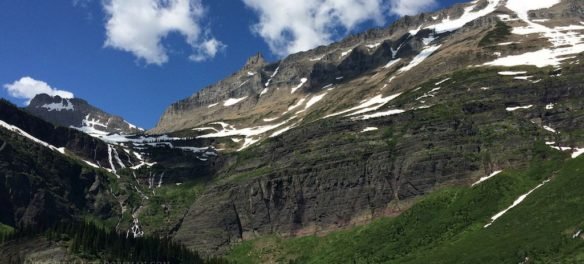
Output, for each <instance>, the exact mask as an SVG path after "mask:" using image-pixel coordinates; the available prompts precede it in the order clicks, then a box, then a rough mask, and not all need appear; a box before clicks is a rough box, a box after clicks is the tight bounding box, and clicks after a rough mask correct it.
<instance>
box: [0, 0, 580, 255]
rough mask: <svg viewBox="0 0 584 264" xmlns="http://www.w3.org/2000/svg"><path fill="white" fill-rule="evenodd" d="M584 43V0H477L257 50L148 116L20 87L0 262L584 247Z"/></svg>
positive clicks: (11, 123) (5, 152)
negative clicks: (334, 38) (288, 50)
mask: <svg viewBox="0 0 584 264" xmlns="http://www.w3.org/2000/svg"><path fill="white" fill-rule="evenodd" d="M581 60H584V1H582V0H530V1H522V0H475V1H472V2H468V3H464V4H458V5H455V6H452V7H450V8H447V9H444V10H440V11H437V12H433V13H422V14H420V15H417V16H405V17H403V18H401V19H399V20H398V21H396V22H395V23H394V24H393V25H391V26H389V27H386V28H376V29H371V30H369V31H366V32H364V33H362V34H358V35H354V36H351V37H348V38H346V39H344V40H342V41H340V42H337V43H333V44H331V45H328V46H321V47H318V48H316V49H313V50H310V51H306V52H301V53H297V54H292V55H290V56H288V57H286V58H284V59H282V60H280V61H276V62H268V61H266V60H265V59H264V58H263V57H262V55H261V54H256V55H254V56H252V57H250V58H249V59H248V61H247V63H245V65H243V67H242V68H241V70H240V71H238V72H236V73H234V74H232V75H230V76H229V77H227V78H225V79H224V80H222V81H219V82H218V83H216V84H214V85H211V86H209V87H205V88H203V89H201V90H200V91H199V92H197V93H195V94H193V95H192V96H190V97H188V98H185V99H182V100H180V101H178V102H176V103H174V104H172V105H170V106H169V107H168V108H167V109H166V111H165V112H164V113H163V115H162V117H161V118H160V121H159V122H158V124H157V126H156V127H155V128H153V129H151V130H148V131H144V130H143V129H141V128H138V127H136V126H134V125H132V124H130V123H128V122H127V121H125V120H124V119H123V118H121V117H117V116H114V115H111V114H108V113H106V112H104V111H102V110H100V109H98V108H96V107H94V106H92V105H90V104H89V103H88V102H86V101H84V100H81V99H77V98H74V99H64V98H61V97H58V96H55V97H51V96H48V95H46V94H41V95H37V96H36V97H35V98H34V99H33V100H32V101H31V103H30V105H29V106H27V107H26V108H18V107H16V106H14V105H13V104H11V103H9V102H8V101H6V100H2V101H0V205H1V206H0V234H2V237H3V241H4V242H3V243H2V244H1V246H0V256H2V258H1V260H0V261H6V263H24V262H26V263H60V262H64V261H81V262H80V263H84V262H91V261H96V260H108V261H126V260H128V261H129V260H141V261H153V260H155V261H168V262H169V263H228V262H229V263H582V262H584V234H582V230H583V229H584V191H583V190H584V157H580V155H581V154H583V153H584V64H581V63H580V61H581ZM583 156H584V155H583Z"/></svg>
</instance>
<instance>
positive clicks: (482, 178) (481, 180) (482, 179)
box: [471, 170, 503, 186]
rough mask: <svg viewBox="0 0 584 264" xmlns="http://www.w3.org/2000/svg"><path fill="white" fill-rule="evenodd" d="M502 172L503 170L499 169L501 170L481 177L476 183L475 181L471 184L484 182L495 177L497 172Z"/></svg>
mask: <svg viewBox="0 0 584 264" xmlns="http://www.w3.org/2000/svg"><path fill="white" fill-rule="evenodd" d="M501 172H503V171H501V170H499V171H495V172H493V173H491V174H490V175H489V176H486V177H481V178H480V179H479V180H478V181H476V182H475V183H473V184H472V185H471V186H476V185H479V184H481V183H482V182H484V181H487V180H488V179H490V178H493V177H495V176H497V174H499V173H501Z"/></svg>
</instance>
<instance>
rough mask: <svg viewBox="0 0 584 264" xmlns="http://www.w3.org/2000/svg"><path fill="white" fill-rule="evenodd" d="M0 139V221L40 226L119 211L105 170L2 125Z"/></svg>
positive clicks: (14, 225)
mask: <svg viewBox="0 0 584 264" xmlns="http://www.w3.org/2000/svg"><path fill="white" fill-rule="evenodd" d="M2 103H3V102H2ZM23 121H25V122H26V120H23ZM28 121H30V120H28ZM40 127H41V124H37V125H36V126H35V130H36V131H37V132H38V131H40V130H39V129H41V128H40ZM52 132H53V130H45V131H44V134H45V135H50V134H51V133H52ZM0 142H1V143H0V146H1V147H0V204H1V206H0V208H1V209H0V211H1V213H0V218H1V219H0V222H1V223H3V224H6V225H10V226H13V227H18V228H25V227H26V228H31V227H34V228H38V229H42V228H46V227H50V226H52V225H54V224H55V223H58V222H63V221H67V220H70V219H78V218H79V217H81V216H82V215H92V216H94V217H96V218H100V219H106V218H110V217H113V216H115V215H116V214H117V213H118V212H119V208H117V201H116V200H115V199H114V197H113V196H112V195H111V193H109V191H108V188H109V185H110V183H109V178H108V176H107V175H106V174H105V173H103V172H100V171H97V170H92V169H89V168H87V167H84V166H82V165H81V163H79V162H78V161H75V160H73V159H71V158H68V157H67V156H65V155H62V154H60V153H58V152H57V151H56V150H53V149H50V148H47V147H45V146H42V145H40V144H38V143H35V142H33V141H30V140H29V139H28V138H26V137H23V136H21V135H19V134H16V133H14V132H12V131H9V130H5V129H4V128H0Z"/></svg>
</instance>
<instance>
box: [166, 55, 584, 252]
mask: <svg viewBox="0 0 584 264" xmlns="http://www.w3.org/2000/svg"><path fill="white" fill-rule="evenodd" d="M574 61H576V59H575V60H574ZM525 69H526V70H528V71H529V72H531V73H533V74H534V76H535V77H537V78H542V81H541V82H538V83H536V84H534V83H531V82H528V81H525V80H517V79H514V78H513V77H509V76H507V77H505V76H502V75H499V74H498V71H499V70H498V69H476V70H464V71H460V72H456V73H454V74H452V75H447V76H443V78H441V79H433V80H430V81H428V82H426V83H424V84H422V85H420V89H419V90H416V91H412V92H408V93H405V94H403V95H402V96H400V97H398V98H397V99H396V101H395V102H393V103H392V105H391V106H388V107H387V109H405V110H406V111H405V112H404V113H401V114H397V115H392V116H387V117H379V118H372V119H368V120H362V121H358V120H351V119H347V118H331V119H325V120H319V121H314V122H311V123H309V124H306V125H303V126H301V127H298V128H295V129H292V130H290V131H288V132H287V133H285V134H283V135H281V136H278V137H275V138H271V139H269V140H267V141H265V142H263V143H262V144H259V145H257V146H255V147H251V148H250V149H248V150H245V151H243V152H240V153H237V154H236V155H227V156H226V159H227V161H226V164H227V165H226V167H225V168H224V169H223V170H222V171H221V172H220V173H219V175H218V176H217V177H218V179H217V180H216V184H215V185H214V186H212V187H210V188H209V189H208V190H207V191H206V192H205V194H204V195H202V196H201V197H200V198H199V199H198V200H197V201H196V202H195V203H194V204H193V205H192V206H191V208H190V210H189V212H188V214H187V215H186V217H185V219H184V220H183V223H182V225H181V227H180V229H179V230H178V232H177V234H176V235H175V239H177V240H178V241H181V242H183V243H186V244H187V245H189V246H191V247H193V248H196V249H198V250H201V251H203V252H207V253H208V254H213V253H214V252H224V250H226V249H228V248H229V247H230V245H233V244H234V243H237V242H239V241H242V240H249V239H252V238H255V237H258V236H263V235H269V234H279V235H283V236H297V235H308V234H321V233H327V232H330V231H331V230H336V229H339V228H346V227H349V226H354V225H357V224H363V223H367V222H368V221H370V220H371V219H373V218H376V217H379V216H387V215H395V214H399V213H401V212H403V211H404V210H406V209H407V208H408V207H409V206H410V205H411V204H412V203H413V202H414V201H415V198H416V197H419V196H422V195H424V194H427V193H429V192H431V191H432V190H434V189H436V188H440V187H443V186H448V185H467V184H468V185H470V183H472V182H474V181H476V179H478V178H480V177H484V176H486V175H489V174H491V173H492V172H493V171H496V170H505V169H512V168H517V167H520V166H522V165H525V163H526V162H527V161H528V160H530V159H531V158H532V153H533V148H534V145H535V144H536V143H537V142H539V143H541V142H544V141H546V142H550V141H555V142H562V143H557V144H559V145H574V146H579V145H580V146H581V145H582V144H578V143H569V142H584V141H583V138H581V136H576V135H577V134H576V133H573V132H566V133H569V134H570V135H568V134H565V135H562V134H563V133H564V132H562V133H561V134H556V133H552V132H550V131H548V130H546V129H545V128H544V126H547V127H553V128H554V129H556V130H557V131H580V130H581V129H582V128H583V126H582V124H581V123H579V122H578V121H577V120H579V119H581V115H580V113H583V112H582V111H583V110H584V104H582V100H581V98H582V96H584V92H583V91H584V90H583V89H582V88H584V87H583V86H582V84H581V81H580V80H581V79H582V78H583V77H584V76H583V75H582V73H581V72H580V71H581V70H582V67H581V66H579V65H571V66H566V67H565V68H564V69H563V76H565V77H563V78H561V79H558V78H559V77H554V76H555V73H554V71H553V70H548V69H546V70H539V69H537V68H533V67H527V68H525ZM446 78H450V79H449V80H447V81H444V82H442V83H440V85H439V86H440V89H439V90H436V87H438V86H437V85H436V83H438V82H440V81H441V80H444V79H446ZM484 84H491V85H489V86H488V88H486V87H485V86H483V85H484ZM431 91H434V92H432V94H433V96H428V94H430V93H431ZM422 97H423V99H424V100H426V102H425V105H428V106H429V107H428V108H420V107H419V104H420V102H419V101H418V100H416V99H418V98H422ZM420 100H422V99H420ZM550 104H553V105H554V107H553V108H552V107H550ZM526 105H532V107H531V108H528V109H521V108H518V109H521V110H513V109H514V108H516V107H521V106H526ZM366 128H370V129H366ZM371 128H377V129H376V130H373V129H371ZM364 131H365V132H364Z"/></svg>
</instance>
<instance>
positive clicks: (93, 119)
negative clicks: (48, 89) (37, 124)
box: [26, 94, 141, 134]
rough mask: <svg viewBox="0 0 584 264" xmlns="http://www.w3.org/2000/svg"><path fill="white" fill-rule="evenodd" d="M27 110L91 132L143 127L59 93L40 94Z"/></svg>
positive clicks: (56, 121)
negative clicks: (52, 94) (61, 95)
mask: <svg viewBox="0 0 584 264" xmlns="http://www.w3.org/2000/svg"><path fill="white" fill-rule="evenodd" d="M26 111H28V112H29V113H31V114H33V115H35V116H38V117H40V118H42V119H44V120H46V121H49V122H51V123H53V124H56V125H59V126H63V127H74V128H78V129H80V130H82V131H84V132H90V133H89V134H91V133H94V132H95V133H102V134H103V133H105V134H107V133H123V134H133V133H139V132H141V129H138V128H137V127H136V126H134V125H132V124H130V123H128V122H127V121H125V120H124V119H123V118H121V117H119V116H115V115H111V114H109V113H106V112H105V111H103V110H101V109H99V108H97V107H95V106H93V105H91V104H89V103H88V102H87V101H85V100H83V99H79V98H71V99H67V98H62V97H60V96H58V95H56V96H51V95H48V94H38V95H36V96H35V97H34V98H33V99H32V100H31V102H30V104H29V105H28V106H27V107H26ZM87 128H91V129H87Z"/></svg>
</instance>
